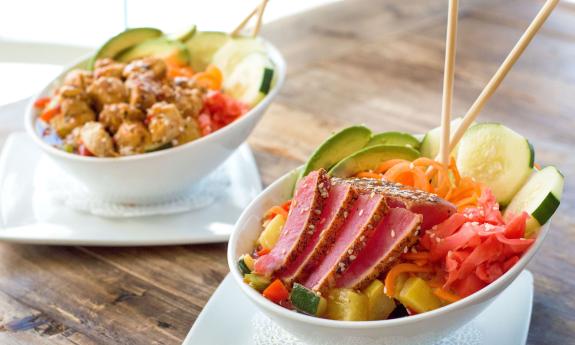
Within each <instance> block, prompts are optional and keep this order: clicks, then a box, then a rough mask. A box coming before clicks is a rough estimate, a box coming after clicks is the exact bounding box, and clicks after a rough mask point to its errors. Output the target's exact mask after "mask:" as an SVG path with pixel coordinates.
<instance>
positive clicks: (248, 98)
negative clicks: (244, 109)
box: [223, 52, 274, 106]
mask: <svg viewBox="0 0 575 345" xmlns="http://www.w3.org/2000/svg"><path fill="white" fill-rule="evenodd" d="M224 76H226V77H225V78H224V83H223V88H224V90H225V91H226V92H227V93H228V94H230V95H231V96H232V97H234V98H235V99H237V100H239V101H242V102H244V103H246V104H248V105H250V106H254V105H255V104H257V103H258V102H259V101H260V100H261V99H262V98H264V97H265V96H266V95H267V94H268V93H269V92H270V89H271V87H272V81H273V78H274V66H273V63H272V62H271V60H270V59H269V58H268V57H267V55H265V54H263V53H260V52H257V53H253V54H249V55H248V56H246V57H245V58H243V59H242V60H241V61H240V62H238V63H237V65H236V66H235V68H234V69H233V70H232V71H230V72H229V73H227V74H226V73H225V72H224Z"/></svg>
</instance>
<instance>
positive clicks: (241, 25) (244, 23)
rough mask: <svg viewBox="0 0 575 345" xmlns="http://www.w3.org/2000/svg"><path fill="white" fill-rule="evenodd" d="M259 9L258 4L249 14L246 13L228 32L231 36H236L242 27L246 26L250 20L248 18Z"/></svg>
mask: <svg viewBox="0 0 575 345" xmlns="http://www.w3.org/2000/svg"><path fill="white" fill-rule="evenodd" d="M259 9H260V5H257V6H256V8H254V9H253V10H252V11H251V12H250V14H249V15H247V16H246V17H245V18H244V19H243V20H242V21H241V23H240V24H238V26H237V27H236V28H235V29H234V30H233V31H232V32H231V33H230V35H231V36H237V35H238V34H239V33H240V31H242V29H243V28H244V27H245V26H246V24H247V23H248V22H249V21H250V19H252V17H253V16H255V15H256V13H258V12H259Z"/></svg>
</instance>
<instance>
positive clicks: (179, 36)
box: [168, 24, 197, 43]
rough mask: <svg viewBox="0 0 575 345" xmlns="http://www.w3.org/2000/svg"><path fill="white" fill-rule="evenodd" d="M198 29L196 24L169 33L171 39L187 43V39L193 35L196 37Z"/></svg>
mask: <svg viewBox="0 0 575 345" xmlns="http://www.w3.org/2000/svg"><path fill="white" fill-rule="evenodd" d="M196 31H197V26H196V25H195V24H194V25H192V26H190V27H189V28H187V29H186V30H185V31H182V32H178V33H175V34H171V35H169V36H168V38H169V39H171V40H174V41H180V42H182V43H185V42H186V41H188V40H190V39H191V38H192V37H194V35H195V34H196Z"/></svg>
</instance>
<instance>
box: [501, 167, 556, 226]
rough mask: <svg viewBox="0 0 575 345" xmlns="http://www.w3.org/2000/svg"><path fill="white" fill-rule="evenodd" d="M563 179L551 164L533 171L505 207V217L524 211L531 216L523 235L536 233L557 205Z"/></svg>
mask: <svg viewBox="0 0 575 345" xmlns="http://www.w3.org/2000/svg"><path fill="white" fill-rule="evenodd" d="M564 180H565V178H564V177H563V175H562V174H561V172H560V171H559V170H558V169H557V168H555V167H553V166H548V167H545V168H543V169H541V170H539V171H535V172H534V173H533V174H532V175H531V177H529V180H527V182H526V183H525V184H524V185H523V187H521V189H520V190H519V192H517V194H515V196H514V197H513V200H511V203H509V206H507V208H506V209H505V212H504V214H503V215H504V217H505V219H509V218H511V217H512V216H513V215H516V214H518V213H520V212H524V211H525V212H527V213H528V214H529V215H530V216H531V218H530V219H529V220H527V228H526V229H525V236H526V237H531V236H532V235H534V234H536V233H537V231H538V230H539V228H540V227H541V225H543V224H545V223H547V221H549V218H551V216H552V215H553V214H554V213H555V211H556V210H557V208H558V207H559V203H560V201H561V196H562V194H563V185H564V183H565V181H564Z"/></svg>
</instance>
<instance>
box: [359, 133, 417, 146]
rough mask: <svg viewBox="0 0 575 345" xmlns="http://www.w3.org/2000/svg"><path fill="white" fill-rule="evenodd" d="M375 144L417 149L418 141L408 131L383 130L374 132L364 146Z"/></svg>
mask: <svg viewBox="0 0 575 345" xmlns="http://www.w3.org/2000/svg"><path fill="white" fill-rule="evenodd" d="M375 145H393V146H408V147H411V148H414V149H416V150H417V149H419V146H420V142H419V140H417V138H416V137H414V136H413V135H411V134H409V133H403V132H383V133H378V134H374V135H373V136H372V137H371V139H369V142H368V143H367V145H365V146H366V147H370V146H375Z"/></svg>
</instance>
